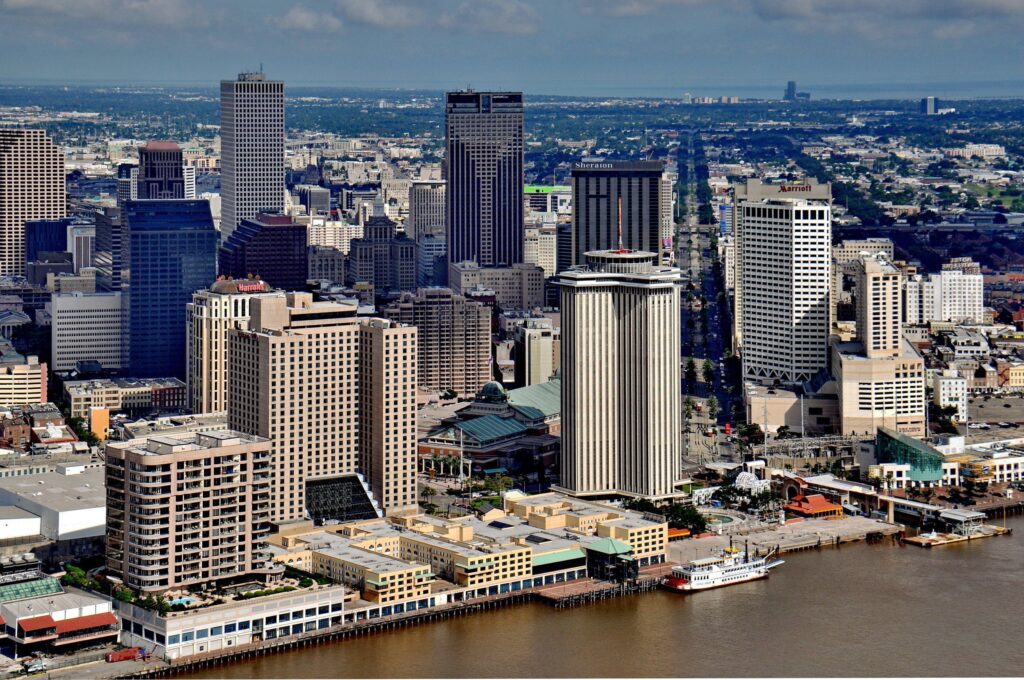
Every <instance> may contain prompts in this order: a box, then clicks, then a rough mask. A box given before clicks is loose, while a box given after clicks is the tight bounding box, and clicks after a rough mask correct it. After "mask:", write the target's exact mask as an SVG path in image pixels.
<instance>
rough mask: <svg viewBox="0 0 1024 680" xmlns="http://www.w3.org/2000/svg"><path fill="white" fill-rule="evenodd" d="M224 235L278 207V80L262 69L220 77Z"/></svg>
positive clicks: (281, 109)
mask: <svg viewBox="0 0 1024 680" xmlns="http://www.w3.org/2000/svg"><path fill="white" fill-rule="evenodd" d="M220 168H221V191H220V194H221V201H222V204H221V214H220V216H221V220H220V230H221V233H222V234H223V236H224V238H225V239H227V237H229V236H231V232H233V231H234V230H235V227H237V226H238V225H239V224H241V222H242V220H247V219H250V218H252V217H255V216H256V213H260V212H264V213H279V212H283V211H284V191H285V187H284V83H283V82H281V81H279V80H267V79H266V76H264V75H263V74H262V73H242V74H239V76H238V80H222V81H220Z"/></svg>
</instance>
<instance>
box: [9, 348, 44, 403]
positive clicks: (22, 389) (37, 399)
mask: <svg viewBox="0 0 1024 680" xmlns="http://www.w3.org/2000/svg"><path fill="white" fill-rule="evenodd" d="M47 375H48V374H47V369H46V363H45V362H42V363H41V362H40V361H39V357H37V356H35V355H28V356H22V355H21V354H18V353H17V352H15V351H14V349H13V348H12V347H11V345H10V344H9V343H8V342H7V341H0V405H8V406H9V405H13V404H43V403H46V401H47V397H46V390H47Z"/></svg>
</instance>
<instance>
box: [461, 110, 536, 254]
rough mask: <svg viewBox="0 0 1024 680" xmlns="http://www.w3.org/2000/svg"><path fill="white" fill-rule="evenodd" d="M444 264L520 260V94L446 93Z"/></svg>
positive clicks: (521, 247) (521, 148)
mask: <svg viewBox="0 0 1024 680" xmlns="http://www.w3.org/2000/svg"><path fill="white" fill-rule="evenodd" d="M445 142H446V149H445V165H444V167H445V171H446V175H445V179H446V180H447V182H448V184H447V187H446V189H445V215H446V217H445V228H446V229H447V233H446V236H447V242H448V262H449V263H453V262H464V261H471V262H476V263H477V264H479V265H480V266H481V267H498V266H510V265H513V264H518V263H520V262H522V261H523V95H522V93H521V92H473V91H462V92H449V93H448V94H447V95H446V96H445Z"/></svg>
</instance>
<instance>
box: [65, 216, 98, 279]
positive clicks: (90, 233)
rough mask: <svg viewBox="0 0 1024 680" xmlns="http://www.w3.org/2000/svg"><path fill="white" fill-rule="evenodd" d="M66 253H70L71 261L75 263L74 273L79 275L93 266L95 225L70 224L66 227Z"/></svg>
mask: <svg viewBox="0 0 1024 680" xmlns="http://www.w3.org/2000/svg"><path fill="white" fill-rule="evenodd" d="M67 242H68V247H67V250H68V252H70V253H71V260H72V262H74V263H75V273H76V274H79V273H81V271H82V269H84V268H86V267H92V266H93V259H94V253H95V251H96V224H95V223H93V224H88V223H79V224H75V223H72V224H70V225H68V232H67Z"/></svg>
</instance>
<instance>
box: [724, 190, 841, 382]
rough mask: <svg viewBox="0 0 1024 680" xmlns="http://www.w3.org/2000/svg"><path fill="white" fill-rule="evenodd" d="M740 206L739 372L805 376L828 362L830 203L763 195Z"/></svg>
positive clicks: (774, 377)
mask: <svg viewBox="0 0 1024 680" xmlns="http://www.w3.org/2000/svg"><path fill="white" fill-rule="evenodd" d="M807 189H808V192H809V190H810V187H809V186H808V187H807ZM738 211H739V212H741V213H742V214H743V231H742V233H743V247H742V249H741V251H740V253H739V255H738V257H739V258H740V259H742V260H743V263H742V272H741V277H742V289H743V298H742V302H741V303H740V304H741V305H742V319H743V322H742V323H743V329H742V332H743V354H742V358H743V377H744V379H746V380H751V381H754V382H759V383H773V382H775V381H780V382H783V383H795V382H802V381H805V380H810V379H811V378H812V377H814V375H815V374H817V373H818V371H820V370H822V369H824V368H825V367H826V365H827V363H828V335H829V304H828V300H829V288H830V284H831V271H832V270H831V266H832V255H831V249H832V214H831V212H832V211H831V208H830V206H829V204H828V202H827V201H811V200H807V199H803V198H774V199H769V198H765V199H762V200H760V201H752V200H746V201H744V202H742V203H740V204H739V206H738Z"/></svg>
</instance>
